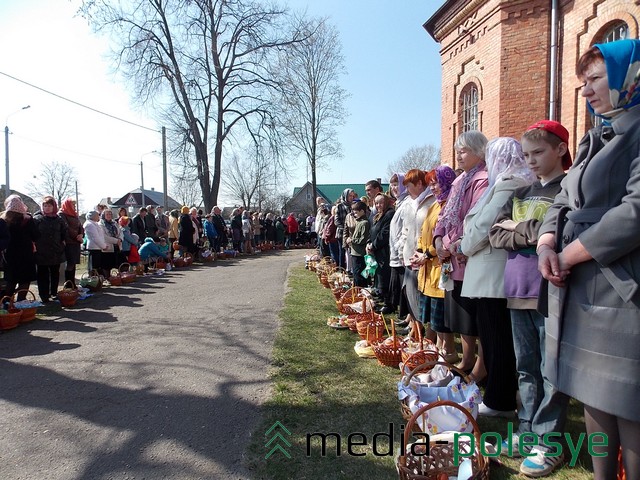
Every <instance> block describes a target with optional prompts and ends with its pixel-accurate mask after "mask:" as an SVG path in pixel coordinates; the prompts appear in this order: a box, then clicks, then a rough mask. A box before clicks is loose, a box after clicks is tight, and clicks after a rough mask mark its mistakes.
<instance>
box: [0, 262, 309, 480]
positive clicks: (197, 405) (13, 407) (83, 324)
mask: <svg viewBox="0 0 640 480" xmlns="http://www.w3.org/2000/svg"><path fill="white" fill-rule="evenodd" d="M304 253H306V251H304V250H297V251H285V252H278V253H270V254H264V255H263V256H254V257H251V258H242V259H238V260H226V261H220V262H218V263H217V264H216V265H215V266H196V267H193V268H190V269H188V270H179V271H174V272H171V273H170V274H168V275H166V276H165V277H145V278H144V279H141V280H138V281H137V282H136V283H133V284H131V285H130V286H122V287H111V288H106V289H104V290H103V292H102V293H99V294H97V295H96V296H94V297H92V298H90V299H87V300H84V301H81V302H78V304H77V306H76V307H75V308H73V309H69V310H64V311H62V310H61V311H58V313H57V314H56V315H51V316H49V317H47V319H46V320H38V321H34V322H32V323H31V324H28V325H27V326H21V327H19V328H17V329H15V330H12V331H9V332H5V333H4V334H1V335H0V480H18V479H21V480H100V479H118V480H120V479H150V480H156V479H180V480H185V479H244V478H248V474H247V472H246V471H245V470H244V468H243V466H242V455H243V451H244V448H245V445H246V444H247V442H248V441H249V436H250V434H251V433H252V432H253V429H254V428H255V426H256V424H257V422H258V420H259V415H260V405H261V404H262V402H263V401H264V399H265V398H266V397H267V396H268V395H269V392H270V385H269V382H268V379H267V371H268V366H269V363H270V354H271V348H272V343H273V338H274V333H275V330H276V328H277V313H278V311H279V310H280V308H281V307H282V299H283V294H284V285H285V281H286V275H287V270H288V267H289V266H290V265H291V264H292V263H294V262H301V261H302V259H303V256H304Z"/></svg>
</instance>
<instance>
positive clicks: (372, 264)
mask: <svg viewBox="0 0 640 480" xmlns="http://www.w3.org/2000/svg"><path fill="white" fill-rule="evenodd" d="M364 264H365V267H364V270H362V273H361V274H360V275H362V276H363V277H364V278H370V277H373V276H374V275H375V274H376V269H377V268H378V262H376V259H375V257H374V256H373V255H365V256H364Z"/></svg>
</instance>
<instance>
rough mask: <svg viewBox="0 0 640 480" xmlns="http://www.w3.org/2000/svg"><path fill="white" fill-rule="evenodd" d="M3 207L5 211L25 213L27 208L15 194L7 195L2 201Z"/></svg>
mask: <svg viewBox="0 0 640 480" xmlns="http://www.w3.org/2000/svg"><path fill="white" fill-rule="evenodd" d="M4 209H5V210H6V211H7V212H16V213H27V212H28V211H29V209H28V208H27V206H26V205H25V203H24V202H23V201H22V199H21V198H20V197H19V196H18V195H16V194H13V195H9V196H8V197H7V198H6V200H5V201H4Z"/></svg>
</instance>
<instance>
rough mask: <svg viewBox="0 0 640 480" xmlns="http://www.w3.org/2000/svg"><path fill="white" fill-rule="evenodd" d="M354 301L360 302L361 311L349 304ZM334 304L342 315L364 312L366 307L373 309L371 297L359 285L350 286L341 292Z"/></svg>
mask: <svg viewBox="0 0 640 480" xmlns="http://www.w3.org/2000/svg"><path fill="white" fill-rule="evenodd" d="M354 303H361V304H362V311H360V312H358V311H356V310H354V308H353V307H352V306H351V305H353V304H354ZM336 306H337V307H338V311H339V312H340V313H342V314H343V315H357V314H358V313H365V312H366V311H367V310H368V309H371V310H373V299H372V298H371V295H369V294H368V292H366V291H365V290H363V289H362V288H361V287H351V288H350V289H349V290H347V291H346V292H344V293H343V294H342V297H341V298H340V300H338V301H336Z"/></svg>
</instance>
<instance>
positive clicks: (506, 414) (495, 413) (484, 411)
mask: <svg viewBox="0 0 640 480" xmlns="http://www.w3.org/2000/svg"><path fill="white" fill-rule="evenodd" d="M478 415H482V416H485V417H503V418H511V417H514V416H515V412H514V411H513V410H495V409H493V408H490V407H487V406H486V405H485V404H484V402H482V403H480V405H478Z"/></svg>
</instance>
